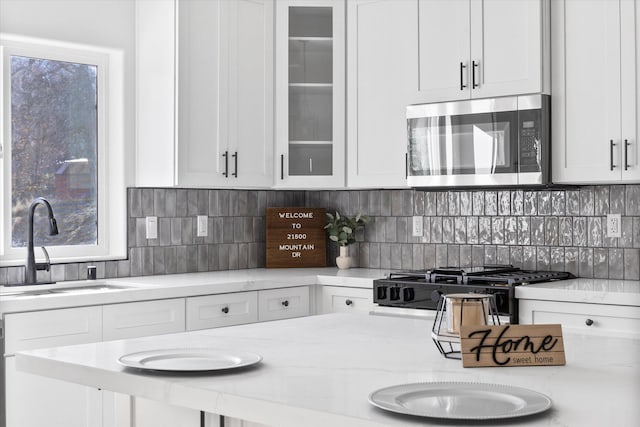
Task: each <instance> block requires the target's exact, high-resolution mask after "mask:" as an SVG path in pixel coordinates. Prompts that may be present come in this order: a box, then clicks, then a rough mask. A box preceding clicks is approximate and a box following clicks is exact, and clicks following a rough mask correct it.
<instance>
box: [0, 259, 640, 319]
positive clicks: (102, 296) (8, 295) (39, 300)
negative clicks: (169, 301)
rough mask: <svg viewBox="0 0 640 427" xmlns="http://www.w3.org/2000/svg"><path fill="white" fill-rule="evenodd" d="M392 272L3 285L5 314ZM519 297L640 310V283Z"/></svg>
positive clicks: (580, 283)
mask: <svg viewBox="0 0 640 427" xmlns="http://www.w3.org/2000/svg"><path fill="white" fill-rule="evenodd" d="M388 273H389V270H383V269H367V268H352V269H348V270H339V269H337V268H332V267H327V268H301V269H294V268H291V269H265V268H256V269H247V270H230V271H212V272H203V273H185V274H171V275H158V276H139V277H126V278H120V279H102V280H97V281H75V282H59V283H56V284H53V285H38V286H28V287H19V286H18V287H16V286H12V287H6V286H0V316H1V315H3V314H6V313H15V312H25V311H36V310H49V309H57V308H69V307H80V306H88V305H104V304H116V303H124V302H134V301H145V300H153V299H166V298H181V297H188V296H195V295H211V294H221V293H229V292H242V291H254V290H260V289H272V288H279V287H287V286H299V285H334V286H350V287H362V288H371V287H372V286H373V280H374V279H378V278H383V277H385V276H386V275H387V274H388ZM96 284H108V285H115V286H126V288H123V289H109V290H103V291H102V290H101V291H87V292H83V291H82V289H83V288H84V287H90V286H93V285H96ZM66 287H73V288H76V289H79V291H77V292H64V293H60V292H58V293H45V294H40V295H33V294H31V295H28V294H23V295H13V293H15V292H20V291H27V292H38V291H47V290H60V289H63V288H66ZM516 297H517V298H523V299H539V300H550V301H569V302H581V303H597V304H614V305H630V306H636V307H638V306H640V281H624V280H604V279H582V278H580V279H570V280H564V281H557V282H552V283H542V284H534V285H526V286H518V287H517V288H516Z"/></svg>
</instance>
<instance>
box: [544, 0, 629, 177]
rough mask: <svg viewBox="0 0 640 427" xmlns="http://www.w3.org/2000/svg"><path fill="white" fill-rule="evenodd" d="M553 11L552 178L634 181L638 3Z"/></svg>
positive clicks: (565, 5)
mask: <svg viewBox="0 0 640 427" xmlns="http://www.w3.org/2000/svg"><path fill="white" fill-rule="evenodd" d="M552 8H553V9H552V15H551V16H552V34H553V40H552V49H553V58H552V64H553V68H552V78H553V88H552V89H553V96H552V114H553V119H552V126H553V128H552V139H553V157H552V158H553V168H552V171H553V181H554V182H556V183H585V184H586V183H591V184H595V183H610V182H639V181H640V166H639V165H638V126H639V123H640V119H639V118H638V113H639V112H640V109H639V105H638V103H639V101H638V99H639V97H638V86H637V85H638V81H639V80H638V79H639V71H640V64H639V62H638V61H639V58H640V54H639V49H640V40H639V37H640V31H639V29H638V24H639V23H640V15H639V13H640V12H639V9H640V5H639V2H638V1H637V0H592V1H577V0H564V1H554V2H552Z"/></svg>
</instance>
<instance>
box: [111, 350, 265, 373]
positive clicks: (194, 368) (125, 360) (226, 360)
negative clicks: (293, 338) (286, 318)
mask: <svg viewBox="0 0 640 427" xmlns="http://www.w3.org/2000/svg"><path fill="white" fill-rule="evenodd" d="M261 360H262V356H260V355H258V354H254V353H247V352H239V351H229V350H221V349H215V348H173V349H157V350H147V351H139V352H136V353H130V354H125V355H124V356H122V357H120V358H119V359H118V362H119V363H120V364H122V365H124V366H127V367H129V368H137V369H148V370H153V371H174V372H198V371H220V370H225V369H234V368H241V367H244V366H250V365H254V364H256V363H258V362H260V361H261Z"/></svg>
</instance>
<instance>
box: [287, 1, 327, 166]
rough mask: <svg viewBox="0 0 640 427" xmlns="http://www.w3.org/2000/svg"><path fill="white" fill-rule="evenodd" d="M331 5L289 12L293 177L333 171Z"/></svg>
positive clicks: (294, 9)
mask: <svg viewBox="0 0 640 427" xmlns="http://www.w3.org/2000/svg"><path fill="white" fill-rule="evenodd" d="M332 35H333V17H332V8H331V7H306V6H299V7H290V8H289V57H288V58H289V60H288V61H289V64H288V65H289V67H288V68H289V77H288V83H289V175H331V174H332V173H333V161H332V158H333V144H332V142H333V39H332Z"/></svg>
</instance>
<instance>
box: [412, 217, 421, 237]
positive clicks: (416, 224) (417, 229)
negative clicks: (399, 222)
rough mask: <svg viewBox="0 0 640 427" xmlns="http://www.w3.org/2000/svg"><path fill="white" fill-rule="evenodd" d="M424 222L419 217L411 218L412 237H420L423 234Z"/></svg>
mask: <svg viewBox="0 0 640 427" xmlns="http://www.w3.org/2000/svg"><path fill="white" fill-rule="evenodd" d="M423 225H424V222H423V220H422V217H421V216H414V217H413V232H412V234H413V237H422V235H423V234H424V227H423Z"/></svg>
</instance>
